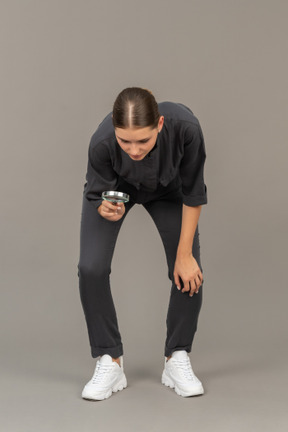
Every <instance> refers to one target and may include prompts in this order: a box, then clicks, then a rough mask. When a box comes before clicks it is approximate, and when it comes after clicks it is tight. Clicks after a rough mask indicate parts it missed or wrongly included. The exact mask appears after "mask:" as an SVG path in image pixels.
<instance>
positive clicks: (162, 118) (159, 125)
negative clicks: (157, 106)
mask: <svg viewBox="0 0 288 432" xmlns="http://www.w3.org/2000/svg"><path fill="white" fill-rule="evenodd" d="M163 124H164V116H160V118H159V122H158V131H159V132H160V131H161V129H162V127H163Z"/></svg>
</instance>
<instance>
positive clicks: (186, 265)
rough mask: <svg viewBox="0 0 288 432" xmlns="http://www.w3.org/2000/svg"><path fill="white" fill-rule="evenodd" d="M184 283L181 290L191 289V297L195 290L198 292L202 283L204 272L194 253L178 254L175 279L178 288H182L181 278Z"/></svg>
mask: <svg viewBox="0 0 288 432" xmlns="http://www.w3.org/2000/svg"><path fill="white" fill-rule="evenodd" d="M179 277H180V278H181V279H182V282H183V284H184V287H183V288H182V290H181V292H182V293H184V292H187V291H190V294H189V295H190V297H192V296H193V294H194V292H195V293H196V294H198V291H199V288H200V286H201V285H202V281H203V274H202V272H201V270H200V268H199V266H198V263H197V261H196V259H195V258H194V257H193V255H192V253H191V254H187V255H177V258H176V262H175V266H174V280H175V283H176V286H177V288H178V289H179V290H180V288H181V284H180V279H179Z"/></svg>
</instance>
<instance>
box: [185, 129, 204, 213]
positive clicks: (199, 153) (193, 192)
mask: <svg viewBox="0 0 288 432" xmlns="http://www.w3.org/2000/svg"><path fill="white" fill-rule="evenodd" d="M205 160H206V149H205V143H204V137H203V133H202V129H201V126H200V124H199V122H197V123H195V124H194V123H191V124H190V125H189V126H188V127H187V128H186V130H185V142H184V152H183V157H182V160H181V163H180V177H181V181H182V195H183V204H185V205H187V206H190V207H194V206H199V205H203V204H207V186H206V184H205V183H204V164H205Z"/></svg>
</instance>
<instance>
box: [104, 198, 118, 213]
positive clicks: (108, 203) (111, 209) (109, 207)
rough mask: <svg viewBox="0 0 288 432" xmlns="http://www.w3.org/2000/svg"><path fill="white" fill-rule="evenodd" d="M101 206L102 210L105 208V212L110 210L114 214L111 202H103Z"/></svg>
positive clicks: (113, 206)
mask: <svg viewBox="0 0 288 432" xmlns="http://www.w3.org/2000/svg"><path fill="white" fill-rule="evenodd" d="M102 204H103V208H105V209H106V210H107V211H108V210H110V211H112V212H115V205H114V204H113V203H112V202H110V201H106V200H104V201H103V202H102Z"/></svg>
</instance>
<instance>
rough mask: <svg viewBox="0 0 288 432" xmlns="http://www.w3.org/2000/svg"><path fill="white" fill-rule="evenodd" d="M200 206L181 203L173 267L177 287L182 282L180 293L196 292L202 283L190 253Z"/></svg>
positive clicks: (201, 277) (195, 262) (198, 269)
mask: <svg viewBox="0 0 288 432" xmlns="http://www.w3.org/2000/svg"><path fill="white" fill-rule="evenodd" d="M201 208H202V206H201V205H199V206H195V207H189V206H186V205H185V204H183V211H182V227H181V234H180V239H179V244H178V249H177V256H176V261H175V267H174V279H175V283H176V285H177V288H178V289H180V286H181V284H180V279H179V277H180V278H181V279H182V282H183V285H184V287H183V289H182V293H183V292H186V291H190V294H189V295H190V296H192V295H193V293H194V292H196V294H198V290H199V287H200V285H201V284H202V280H203V275H202V272H201V270H200V268H199V266H198V263H197V261H196V259H195V258H194V257H193V255H192V245H193V239H194V235H195V231H196V227H197V223H198V220H199V217H200V213H201Z"/></svg>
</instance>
